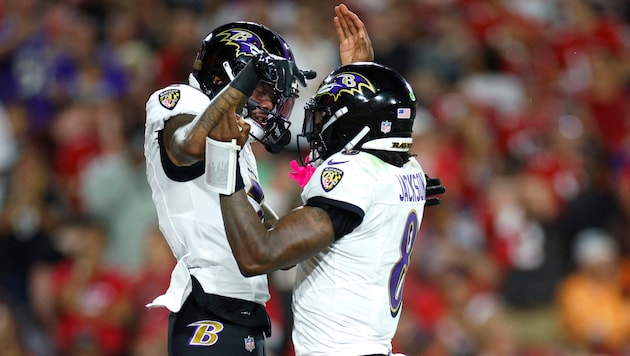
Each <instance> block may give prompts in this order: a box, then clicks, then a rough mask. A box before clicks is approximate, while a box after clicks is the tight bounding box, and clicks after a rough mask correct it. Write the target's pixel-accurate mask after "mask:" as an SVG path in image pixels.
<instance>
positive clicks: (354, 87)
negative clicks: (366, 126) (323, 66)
mask: <svg viewBox="0 0 630 356" xmlns="http://www.w3.org/2000/svg"><path fill="white" fill-rule="evenodd" d="M363 90H369V91H371V92H372V93H376V88H375V87H374V84H372V83H371V82H370V81H369V80H368V79H367V78H366V77H364V76H363V75H361V74H359V73H354V72H342V73H339V74H337V75H335V77H334V78H332V79H331V81H330V83H327V84H324V85H322V86H321V87H320V88H319V90H318V91H317V93H316V94H315V96H316V97H317V96H321V95H331V96H332V97H333V100H335V101H337V98H339V96H340V95H341V94H343V93H347V94H350V95H354V94H363Z"/></svg>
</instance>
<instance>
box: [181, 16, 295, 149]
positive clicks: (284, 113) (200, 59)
mask: <svg viewBox="0 0 630 356" xmlns="http://www.w3.org/2000/svg"><path fill="white" fill-rule="evenodd" d="M260 52H267V53H269V54H274V55H277V56H280V57H283V58H286V59H288V60H291V61H295V58H294V56H293V52H292V51H291V48H290V47H289V45H288V44H287V42H286V41H285V40H284V39H283V38H282V37H281V36H280V35H279V34H278V33H276V32H275V31H273V30H271V29H269V28H267V27H266V26H263V25H260V24H257V23H254V22H245V21H237V22H232V23H228V24H225V25H223V26H220V27H217V28H216V29H215V30H213V31H212V32H211V33H210V34H208V35H207V36H206V38H205V39H204V40H203V41H202V43H201V48H200V49H199V51H198V52H197V57H196V58H195V62H194V64H193V71H192V73H191V75H190V77H189V82H190V85H192V86H195V87H197V88H199V89H200V90H202V91H203V92H204V93H205V94H206V95H207V96H208V97H210V98H213V97H214V96H215V95H217V94H218V93H219V92H220V91H221V90H222V89H223V88H224V87H225V86H226V85H227V84H228V83H229V82H230V81H232V79H234V77H235V76H236V75H237V74H238V73H239V72H240V71H241V70H242V69H243V68H244V67H245V65H246V64H247V62H248V61H249V60H250V59H251V58H252V57H253V56H254V55H256V54H257V53H260ZM297 96H298V84H297V82H295V83H293V91H292V93H291V94H290V95H289V96H288V97H287V96H285V95H283V94H282V93H280V92H278V91H274V98H273V102H274V107H273V110H271V111H269V112H267V114H268V118H267V119H266V120H264V122H263V121H261V120H258V119H257V120H254V119H252V118H250V117H248V115H247V112H244V116H245V120H246V121H247V122H248V123H249V124H250V126H251V130H250V136H251V137H252V138H253V139H254V140H257V141H260V142H261V143H263V144H264V145H265V147H266V148H267V150H268V151H270V152H272V153H277V152H279V151H280V149H281V148H282V147H284V146H286V145H287V144H288V143H289V142H290V140H291V132H290V131H289V126H290V125H291V123H290V122H289V116H290V115H291V111H292V110H293V105H294V103H295V98H296V97H297ZM256 107H257V103H256V102H253V101H252V100H250V101H249V102H248V104H247V106H246V108H247V109H248V110H253V109H254V108H256Z"/></svg>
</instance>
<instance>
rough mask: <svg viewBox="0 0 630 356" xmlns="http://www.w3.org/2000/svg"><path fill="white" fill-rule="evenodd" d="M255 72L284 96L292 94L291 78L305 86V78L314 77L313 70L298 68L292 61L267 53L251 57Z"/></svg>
mask: <svg viewBox="0 0 630 356" xmlns="http://www.w3.org/2000/svg"><path fill="white" fill-rule="evenodd" d="M253 61H254V67H255V68H256V72H258V74H259V75H260V76H261V77H262V79H263V80H264V81H267V82H269V83H272V84H273V85H274V87H275V89H276V91H279V92H281V93H282V94H283V95H284V96H285V97H287V98H288V97H291V96H292V94H293V90H292V89H293V88H292V87H293V80H294V79H295V80H297V81H298V83H300V84H301V85H302V86H303V87H305V86H306V79H313V78H315V72H313V71H302V70H300V69H299V68H298V67H297V65H296V64H295V62H294V61H290V60H288V59H286V58H283V57H280V56H276V55H274V54H269V53H266V52H261V53H258V54H257V55H255V56H254V58H253Z"/></svg>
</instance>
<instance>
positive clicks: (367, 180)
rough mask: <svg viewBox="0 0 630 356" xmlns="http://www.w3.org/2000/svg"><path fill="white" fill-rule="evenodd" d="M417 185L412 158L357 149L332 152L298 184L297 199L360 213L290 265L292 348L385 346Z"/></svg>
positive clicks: (369, 349) (417, 219)
mask: <svg viewBox="0 0 630 356" xmlns="http://www.w3.org/2000/svg"><path fill="white" fill-rule="evenodd" d="M425 186H426V179H425V176H424V171H423V170H422V167H421V166H420V164H419V163H418V162H417V161H416V160H415V159H413V158H412V159H411V160H410V161H409V162H408V163H406V164H405V165H404V166H403V167H401V168H398V167H395V166H393V165H389V164H386V163H384V162H383V161H381V160H380V159H378V158H376V157H375V156H373V155H370V154H368V153H365V152H353V153H350V154H344V153H337V154H334V155H333V156H332V157H330V158H329V159H328V160H326V161H325V162H324V163H323V164H321V165H320V166H319V167H318V168H317V170H316V171H315V173H314V174H313V176H312V177H311V179H310V181H309V182H308V184H307V185H306V186H305V187H304V191H303V192H302V199H303V201H304V202H306V201H307V200H308V199H309V198H312V197H323V198H327V199H332V200H335V201H338V202H341V203H346V204H352V205H354V206H356V207H358V208H360V209H361V210H363V212H364V213H365V215H364V217H363V221H362V223H361V224H360V225H359V226H357V227H356V228H355V229H354V231H352V232H351V233H349V234H348V235H346V236H344V237H342V238H340V239H339V240H337V241H335V242H334V243H333V244H331V245H330V246H329V247H327V248H326V249H324V250H323V251H321V252H320V253H318V254H317V255H315V256H313V257H312V258H310V259H308V260H305V261H303V262H302V263H300V264H298V266H297V277H296V282H295V283H296V284H295V288H294V291H293V311H294V321H295V322H294V330H293V342H294V345H295V352H296V355H297V356H301V355H309V356H313V355H345V356H351V355H366V354H388V353H389V352H391V348H392V346H391V341H392V338H393V336H394V334H395V332H396V327H397V325H398V320H399V319H400V313H401V308H402V291H403V282H404V277H405V271H406V270H407V268H408V266H409V259H410V257H411V252H412V248H413V244H414V242H415V239H416V236H417V232H418V229H419V228H420V223H421V221H422V216H423V213H424V204H425V201H426V195H425V194H426V193H425Z"/></svg>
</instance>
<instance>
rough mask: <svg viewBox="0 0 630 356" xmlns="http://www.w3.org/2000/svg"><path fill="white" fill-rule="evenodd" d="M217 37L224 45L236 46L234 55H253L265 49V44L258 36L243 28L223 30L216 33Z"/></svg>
mask: <svg viewBox="0 0 630 356" xmlns="http://www.w3.org/2000/svg"><path fill="white" fill-rule="evenodd" d="M217 37H219V38H220V41H221V42H223V43H225V44H226V45H229V46H234V47H236V57H238V56H241V55H246V56H253V55H255V54H257V53H259V52H260V51H264V50H265V45H264V43H263V41H262V40H261V39H260V37H258V35H256V34H255V33H253V32H252V31H249V30H246V29H243V28H231V29H228V30H225V31H223V32H221V33H219V34H217Z"/></svg>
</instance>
